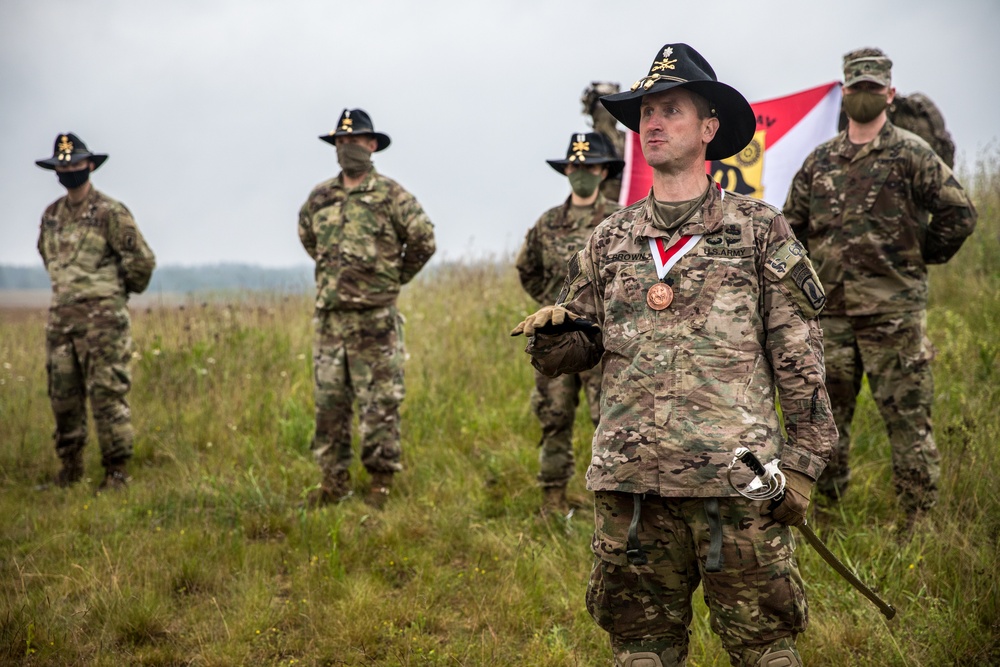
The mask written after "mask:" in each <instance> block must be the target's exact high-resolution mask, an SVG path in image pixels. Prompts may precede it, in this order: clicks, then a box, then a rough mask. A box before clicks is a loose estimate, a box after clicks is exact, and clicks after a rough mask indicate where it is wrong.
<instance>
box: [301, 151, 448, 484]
mask: <svg viewBox="0 0 1000 667" xmlns="http://www.w3.org/2000/svg"><path fill="white" fill-rule="evenodd" d="M342 183H343V181H342V179H341V177H340V176H337V177H335V178H332V179H330V180H328V181H325V182H324V183H321V184H319V185H318V186H316V187H315V188H314V189H313V191H312V193H310V195H309V198H308V199H307V200H306V203H305V204H304V205H303V206H302V209H301V210H300V211H299V238H300V239H301V240H302V245H303V247H304V248H305V250H306V252H308V253H309V256H310V257H312V258H313V259H314V260H315V261H316V316H315V325H316V340H315V343H314V350H313V365H314V371H315V382H316V386H315V398H316V434H315V437H314V439H313V443H312V449H313V453H314V455H315V456H316V460H317V462H318V463H319V465H320V468H321V469H322V470H323V472H324V474H325V475H332V474H335V473H337V472H340V471H344V470H347V468H348V467H349V465H350V462H351V421H352V418H353V402H354V399H355V398H357V399H358V403H359V410H360V413H361V439H362V454H361V458H362V462H363V463H364V465H365V468H366V469H368V470H369V471H371V472H387V473H392V472H396V471H399V470H401V469H402V464H401V461H400V454H401V452H400V447H399V406H400V404H401V402H402V400H403V396H404V388H403V362H404V359H405V352H404V347H403V338H402V316H401V315H400V314H399V312H398V311H397V310H396V305H395V304H396V297H397V296H398V294H399V289H400V287H401V286H402V285H405V284H406V283H408V282H409V281H410V280H411V279H412V278H413V277H414V276H415V275H416V274H417V272H418V271H419V270H420V268H421V267H423V265H424V264H425V263H426V262H427V260H428V259H430V257H431V255H433V254H434V249H435V246H434V229H433V226H432V225H431V222H430V220H429V219H428V218H427V215H426V214H425V213H424V211H423V209H422V208H421V207H420V204H419V203H417V200H416V199H415V198H414V197H413V195H411V194H410V193H409V192H407V191H406V190H404V189H403V188H402V186H400V185H399V184H398V183H396V182H395V181H394V180H392V179H390V178H386V177H385V176H382V175H381V174H379V173H377V172H376V171H375V170H374V168H372V170H371V171H370V172H369V174H368V175H367V177H366V178H365V180H364V181H363V182H362V183H361V184H360V185H359V186H357V187H355V188H352V189H350V190H348V189H345V188H344V186H343V184H342Z"/></svg>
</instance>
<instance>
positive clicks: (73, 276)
mask: <svg viewBox="0 0 1000 667" xmlns="http://www.w3.org/2000/svg"><path fill="white" fill-rule="evenodd" d="M107 158H108V156H107V155H104V154H96V153H91V152H90V151H89V150H88V149H87V146H86V145H85V144H84V143H83V141H81V140H80V138H79V137H77V136H76V135H75V134H72V133H70V132H67V133H65V134H60V135H59V136H57V137H56V140H55V147H54V149H53V152H52V157H51V158H47V159H43V160H37V161H36V162H35V164H37V165H38V166H39V167H41V168H43V169H50V170H54V171H55V172H56V175H57V176H58V178H59V183H60V184H61V185H62V186H63V187H65V188H66V196H64V197H60V198H59V199H57V200H56V201H55V202H53V203H52V204H50V205H49V207H48V208H46V209H45V213H43V214H42V224H41V231H40V233H39V236H38V252H39V253H40V254H41V256H42V261H43V262H44V263H45V268H46V270H47V271H48V274H49V280H50V281H51V283H52V302H51V306H50V308H49V318H48V324H47V326H46V330H45V339H46V346H45V351H46V363H45V367H46V370H47V371H48V378H49V386H48V392H49V399H50V401H51V403H52V411H53V413H54V414H55V421H56V429H55V441H56V453H57V454H58V456H59V458H60V460H61V461H62V469H61V470H60V471H59V474H58V476H57V477H56V483H57V484H58V485H59V486H69V485H71V484H75V483H76V482H78V481H80V480H81V479H82V478H83V471H84V465H83V448H84V445H85V444H86V442H87V397H88V396H89V397H90V407H91V412H92V413H93V416H94V422H95V424H96V426H97V440H98V443H99V444H100V447H101V463H102V465H103V466H104V479H103V480H102V481H101V483H100V485H99V489H112V490H117V489H123V488H125V487H126V486H127V484H128V481H129V479H130V478H129V475H128V471H127V464H128V461H129V459H131V458H132V447H133V441H134V438H135V435H134V431H133V428H132V411H131V408H130V407H129V402H128V392H129V389H130V388H131V383H132V379H131V372H130V369H129V363H130V361H131V357H132V334H131V320H130V318H129V312H128V296H129V294H130V293H136V294H137V293H140V292H142V291H143V290H145V289H146V286H147V285H148V284H149V280H150V278H151V277H152V275H153V269H154V268H155V266H156V258H155V257H154V256H153V251H152V250H150V249H149V246H148V245H146V241H145V239H143V237H142V234H141V233H140V232H139V228H138V227H137V226H136V224H135V220H134V219H133V218H132V214H131V213H130V212H129V210H128V209H127V208H125V206H124V205H123V204H121V203H120V202H118V201H115V200H114V199H112V198H111V197H108V196H107V195H105V194H104V193H102V192H99V191H98V190H97V189H96V188H95V187H94V186H93V185H92V184H91V182H90V174H91V172H93V171H95V170H96V169H98V168H99V167H100V166H101V165H102V164H104V161H105V160H107Z"/></svg>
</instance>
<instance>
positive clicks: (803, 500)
mask: <svg viewBox="0 0 1000 667" xmlns="http://www.w3.org/2000/svg"><path fill="white" fill-rule="evenodd" d="M783 472H784V473H785V496H784V498H782V500H781V502H780V503H779V504H778V505H777V507H773V508H772V509H771V516H773V517H774V520H775V521H777V522H778V523H782V524H784V525H786V526H801V525H802V524H804V523H805V522H806V510H807V509H809V496H810V495H811V494H812V489H813V485H814V484H815V482H814V481H813V480H811V479H810V478H808V477H806V476H805V475H803V474H802V473H800V472H796V471H795V470H784V471H783Z"/></svg>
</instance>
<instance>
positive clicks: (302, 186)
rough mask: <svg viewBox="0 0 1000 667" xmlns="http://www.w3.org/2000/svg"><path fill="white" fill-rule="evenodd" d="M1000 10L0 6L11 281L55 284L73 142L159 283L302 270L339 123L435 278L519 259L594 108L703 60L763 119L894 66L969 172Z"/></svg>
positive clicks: (855, 2)
mask: <svg viewBox="0 0 1000 667" xmlns="http://www.w3.org/2000/svg"><path fill="white" fill-rule="evenodd" d="M998 25H1000V2H997V1H996V0H952V1H951V2H940V0H891V1H886V2H878V1H872V0H838V1H836V2H832V1H828V2H823V1H819V0H817V1H810V2H803V1H802V0H775V1H766V0H761V1H759V2H745V1H743V0H738V1H737V0H734V1H729V0H720V1H717V2H714V3H704V2H695V1H690V2H677V1H676V0H659V1H657V2H628V1H627V0H617V1H614V2H612V1H609V0H605V1H604V2H596V1H592V0H566V1H561V0H560V1H546V0H516V1H515V0H507V1H499V0H498V1H494V2H486V1H478V0H419V1H413V0H383V1H378V0H358V1H354V2H344V1H343V0H326V1H319V0H315V1H311V0H280V1H279V0H273V1H272V0H170V1H169V2H153V1H149V2H145V1H141V0H0V95H2V101H0V137H2V139H3V145H2V150H0V188H2V194H3V197H2V201H3V209H2V214H0V263H6V264H17V265H40V259H39V258H38V254H37V251H36V249H35V242H36V239H37V235H38V223H39V217H40V215H41V212H42V210H43V209H44V208H45V206H46V205H47V204H48V203H49V202H51V201H52V200H54V199H55V198H57V197H59V196H60V195H61V194H63V193H64V192H65V191H64V190H63V189H62V188H61V187H60V186H59V184H58V182H57V181H56V177H55V176H54V175H53V174H52V172H47V171H43V170H41V169H39V168H38V167H36V166H35V165H34V160H36V159H40V158H44V157H49V156H50V155H51V154H52V144H53V140H54V139H55V136H56V134H58V133H60V132H65V131H71V132H75V133H76V134H78V135H79V136H80V137H81V138H82V139H83V140H84V141H85V142H86V143H87V145H88V147H89V148H90V149H91V151H93V152H103V153H108V154H109V155H110V159H109V160H108V161H107V162H106V163H105V165H104V166H103V167H102V168H101V169H100V171H98V172H95V174H94V177H93V182H94V183H95V184H96V186H97V187H98V188H99V189H100V190H102V191H103V192H105V193H107V194H108V195H110V196H112V197H114V198H116V199H119V200H121V201H122V202H124V203H125V204H126V205H127V206H128V207H129V208H130V210H131V211H132V213H133V214H134V215H135V217H136V220H137V221H138V223H139V226H140V229H141V230H142V231H143V234H144V235H145V236H146V238H147V240H148V242H149V243H150V245H151V246H152V248H153V249H154V251H155V252H156V255H157V259H158V261H159V263H160V264H161V265H163V264H185V265H195V264H205V263H214V262H249V263H256V264H260V265H264V266H273V267H277V266H290V265H295V264H302V263H306V262H308V256H307V255H306V254H305V252H304V251H303V250H302V248H301V246H300V245H299V240H298V236H297V233H296V221H297V213H298V209H299V207H300V205H301V204H302V202H303V201H304V200H305V197H306V196H307V195H308V193H309V191H310V190H311V188H312V187H313V186H314V185H315V184H316V183H318V182H320V181H322V180H325V179H326V178H329V177H331V176H333V175H335V174H336V172H337V170H338V168H337V162H336V153H335V150H334V148H333V147H332V146H330V145H328V144H326V143H323V142H321V141H319V140H318V139H317V136H318V135H319V134H323V133H326V132H327V131H329V130H331V129H333V128H334V126H335V125H336V122H337V119H338V118H339V116H340V112H341V110H342V109H343V108H344V107H351V108H354V107H361V108H363V109H365V110H367V111H368V112H369V114H370V115H371V116H372V119H373V121H374V124H375V129H376V130H378V131H381V132H385V133H387V134H389V135H390V136H391V137H392V146H390V147H389V149H388V150H386V151H384V152H382V153H377V154H376V155H375V165H376V167H377V168H378V169H379V170H380V171H381V172H382V173H384V174H386V175H388V176H391V177H393V178H395V179H396V180H398V181H399V182H400V183H402V184H403V186H404V187H406V188H407V189H408V190H409V191H410V192H412V193H413V194H414V195H415V196H416V197H417V199H418V200H419V201H420V202H421V203H422V204H423V206H424V208H425V210H426V211H427V213H428V214H429V216H430V217H431V219H432V220H433V221H434V223H435V226H436V233H437V239H438V248H439V251H438V257H437V258H438V259H458V258H463V257H470V258H475V257H481V256H484V255H487V256H488V255H493V256H499V255H503V254H504V253H506V252H511V251H515V250H516V249H517V247H518V246H519V245H520V243H521V240H522V239H523V237H524V233H525V232H526V231H527V229H528V227H530V226H531V225H532V224H533V223H534V222H535V220H536V219H537V218H538V216H539V215H540V214H541V213H542V212H543V211H544V210H545V209H547V208H549V207H551V206H554V205H556V204H557V203H559V202H560V201H561V200H562V199H563V198H565V196H566V195H567V194H568V192H569V189H568V184H567V182H566V179H565V178H564V177H561V176H559V175H558V174H557V173H556V172H554V171H553V170H552V169H551V168H549V167H548V165H546V164H545V160H546V159H547V158H557V157H562V156H563V155H564V154H565V150H566V146H567V144H568V142H569V138H570V135H571V134H572V133H574V132H578V131H585V130H586V129H587V128H588V124H587V120H586V118H585V117H584V116H582V115H581V107H580V102H579V98H580V93H581V92H582V91H583V89H584V88H585V87H586V86H587V84H588V83H589V82H590V81H593V80H608V81H617V82H620V83H621V84H622V85H623V87H628V86H630V85H631V84H632V82H633V81H635V80H636V79H638V78H640V77H642V76H644V75H645V74H646V73H647V71H648V68H649V65H650V63H651V62H652V60H653V57H654V56H655V55H657V53H658V51H659V49H660V47H661V46H662V45H663V44H665V43H668V42H687V43H688V44H690V45H692V46H693V47H694V48H696V49H697V50H698V51H700V52H701V53H702V54H703V55H704V56H705V57H706V58H707V59H708V61H709V62H710V63H711V64H712V66H713V67H714V68H715V70H716V73H717V74H718V75H719V79H720V80H721V81H723V82H725V83H728V84H730V85H732V86H734V87H736V88H737V89H738V90H740V91H741V92H742V93H743V94H744V95H745V96H746V97H747V99H748V100H750V101H751V102H755V101H759V100H765V99H769V98H773V97H779V96H782V95H786V94H789V93H793V92H797V91H799V90H803V89H806V88H811V87H813V86H816V85H819V84H821V83H824V82H828V81H834V80H838V79H840V76H841V71H840V63H841V56H842V55H843V54H844V53H845V52H846V51H849V50H851V49H854V48H857V47H861V46H878V47H880V48H882V49H883V50H885V51H886V52H887V53H888V55H889V56H890V57H891V58H892V59H893V61H894V63H895V67H894V70H893V78H894V84H895V85H896V88H897V90H898V91H899V92H901V93H904V94H906V93H911V92H916V91H920V92H923V93H926V94H928V95H929V96H930V97H931V98H932V99H934V100H935V101H936V102H937V103H938V105H939V107H940V108H941V109H942V111H943V113H944V115H945V118H946V119H947V123H948V128H949V130H950V131H951V132H952V135H953V136H954V138H955V141H956V144H957V146H958V160H959V162H960V163H962V162H964V163H965V164H969V165H971V164H972V163H973V162H974V161H975V159H976V158H977V157H978V156H981V155H983V154H984V151H986V150H988V146H992V150H993V152H996V150H997V144H996V137H997V136H1000V131H998V130H997V126H996V123H997V119H998V118H1000V116H998V109H1000V99H998V98H1000V88H998V86H997V83H998V81H997V75H996V71H995V67H996V64H997V63H998V62H1000V39H998V38H997V35H996V30H997V26H998Z"/></svg>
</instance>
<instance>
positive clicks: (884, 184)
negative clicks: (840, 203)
mask: <svg viewBox="0 0 1000 667" xmlns="http://www.w3.org/2000/svg"><path fill="white" fill-rule="evenodd" d="M895 162H896V161H895V160H893V159H892V158H884V159H879V160H876V162H875V165H874V167H873V168H872V169H870V170H869V171H868V172H867V173H866V174H865V176H864V177H863V178H862V179H861V181H860V183H859V184H858V189H857V192H863V193H864V199H863V200H860V201H857V202H856V206H857V208H856V209H855V212H856V213H857V214H858V215H862V214H865V213H869V212H870V211H872V209H874V208H875V203H876V202H877V201H879V200H880V199H881V200H882V201H885V197H886V195H888V197H889V198H890V199H895V198H896V197H898V196H899V194H900V193H901V192H902V191H903V190H902V188H901V186H902V182H901V181H902V179H900V177H899V174H898V173H897V170H896V168H895V167H894V165H895ZM893 175H894V177H892V176H893Z"/></svg>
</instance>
